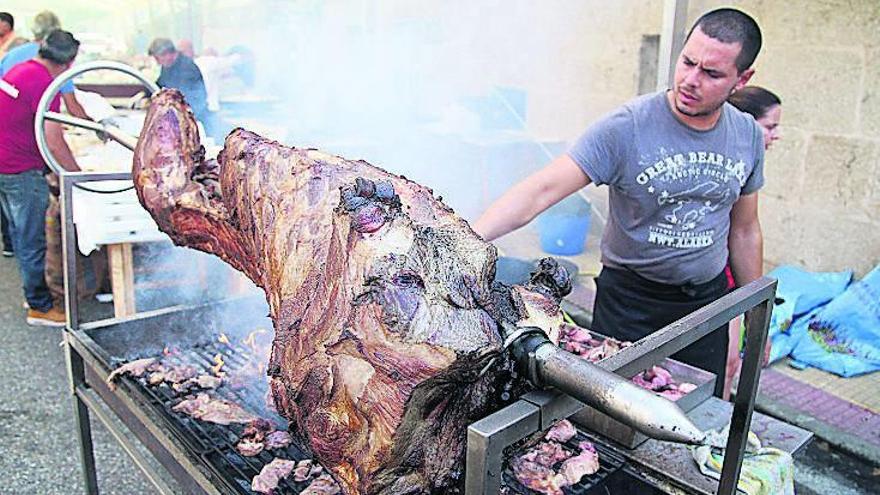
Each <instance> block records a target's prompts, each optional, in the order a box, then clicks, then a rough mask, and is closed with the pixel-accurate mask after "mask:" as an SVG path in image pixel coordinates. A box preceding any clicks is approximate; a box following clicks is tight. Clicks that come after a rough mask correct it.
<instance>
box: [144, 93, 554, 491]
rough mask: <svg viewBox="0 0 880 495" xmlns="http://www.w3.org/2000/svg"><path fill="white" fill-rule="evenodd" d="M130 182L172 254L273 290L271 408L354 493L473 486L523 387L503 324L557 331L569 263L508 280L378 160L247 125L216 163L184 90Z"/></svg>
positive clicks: (164, 104) (444, 210)
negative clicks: (475, 431)
mask: <svg viewBox="0 0 880 495" xmlns="http://www.w3.org/2000/svg"><path fill="white" fill-rule="evenodd" d="M133 177H134V182H135V186H136V189H137V193H138V197H139V198H140V201H141V203H142V204H143V206H144V207H145V208H146V209H147V210H148V211H149V212H150V213H151V214H152V216H153V218H154V219H155V220H156V222H157V224H158V225H159V227H160V229H161V230H162V231H164V232H166V233H167V234H168V235H169V236H170V237H171V238H172V239H173V240H174V242H175V243H177V244H179V245H183V246H188V247H191V248H195V249H200V250H202V251H206V252H209V253H213V254H216V255H217V256H219V257H220V258H222V259H224V260H225V261H227V262H228V263H229V264H231V265H232V266H233V267H235V268H236V269H238V270H240V271H242V272H244V273H245V274H246V275H247V276H248V277H249V278H250V279H251V280H253V281H254V282H255V283H256V284H257V285H258V286H260V287H261V288H263V290H264V291H265V293H266V299H267V301H268V303H269V311H270V316H271V317H272V320H273V324H274V329H275V335H274V342H273V346H272V354H271V358H270V362H269V366H268V369H267V371H268V374H269V376H270V382H271V388H272V390H273V395H274V397H273V399H274V401H273V402H274V404H275V406H276V408H277V410H278V412H279V413H280V414H282V415H283V416H285V417H286V418H287V419H288V420H290V423H291V433H293V434H294V435H295V436H296V437H298V438H299V440H300V441H301V443H302V444H304V446H306V447H307V448H308V449H309V450H311V453H312V454H313V456H314V458H315V459H316V460H318V461H320V462H321V463H322V464H323V465H324V466H325V467H326V468H328V469H329V470H330V471H332V474H333V476H335V477H336V479H337V480H338V481H339V482H340V483H341V485H342V489H343V491H344V492H345V493H349V494H367V493H370V494H372V493H384V494H398V493H401V494H402V493H406V494H410V493H428V492H432V493H448V492H454V491H456V490H459V489H461V487H462V485H463V482H464V473H463V469H464V454H465V445H466V440H467V426H468V425H469V424H470V423H472V422H473V421H475V420H477V419H479V418H482V417H484V416H486V415H488V414H489V413H492V412H494V411H495V410H497V409H499V408H501V407H503V406H504V405H505V404H506V402H505V401H507V400H509V399H513V398H516V397H517V396H518V395H519V394H521V393H522V392H523V391H524V390H526V388H527V385H526V384H525V383H524V381H523V380H522V378H517V377H515V376H514V375H513V374H512V373H511V372H512V370H513V363H512V360H511V357H510V356H509V353H508V352H507V350H506V349H505V348H504V346H503V337H502V335H501V334H500V332H499V330H498V328H499V323H500V321H501V320H502V319H503V320H505V321H507V322H509V323H511V324H523V323H522V322H524V321H530V322H542V325H543V324H544V323H546V324H549V325H551V327H552V328H555V329H556V330H558V328H561V318H562V315H561V312H560V311H559V308H558V305H559V299H560V298H561V297H563V296H564V295H566V294H567V291H569V290H570V281H569V280H568V275H567V273H566V272H565V270H564V269H562V268H561V267H560V266H559V265H558V264H557V263H556V262H555V261H553V260H550V259H547V260H543V261H542V262H541V264H540V265H539V266H538V269H537V271H536V273H535V274H534V276H533V277H532V280H531V281H530V283H529V284H527V285H526V286H516V287H514V289H513V290H511V288H509V287H506V286H503V285H501V284H499V283H496V282H495V261H496V250H495V248H494V246H492V245H491V244H489V243H487V242H485V241H483V240H482V239H481V238H480V237H479V236H477V235H476V234H475V233H474V232H473V231H472V230H471V228H470V227H469V226H468V224H467V223H466V222H465V221H464V220H463V219H461V218H460V217H458V216H457V215H456V214H455V213H454V212H453V211H452V210H451V209H450V208H448V207H447V206H445V205H444V204H443V203H442V202H440V200H438V199H436V198H435V197H434V195H433V192H432V191H431V190H430V189H428V188H427V187H423V186H421V185H419V184H416V183H414V182H412V181H410V180H407V179H406V178H404V177H402V176H397V175H393V174H390V173H388V172H385V171H383V170H381V169H379V168H377V167H374V166H372V165H370V164H369V163H366V162H364V161H351V160H346V159H344V158H341V157H338V156H334V155H331V154H328V153H324V152H321V151H318V150H314V149H305V148H290V147H286V146H282V145H280V144H278V143H276V142H273V141H270V140H268V139H264V138H261V137H260V136H258V135H256V134H254V133H251V132H248V131H245V130H242V129H236V130H234V131H233V132H232V133H231V134H230V135H229V136H228V137H227V138H226V142H225V147H224V149H223V150H222V152H221V153H220V154H219V156H218V157H217V159H216V160H206V159H205V152H204V149H203V148H202V147H201V145H200V143H199V138H198V131H197V128H196V123H195V120H194V119H193V117H192V114H191V112H190V111H189V109H188V107H187V106H186V104H185V102H184V101H183V97H182V96H181V94H180V93H179V92H177V91H174V90H162V91H160V92H159V93H158V94H156V95H155V96H154V97H153V98H152V101H151V103H150V108H149V112H148V114H147V117H146V120H145V123H144V127H143V130H142V132H141V137H140V139H139V141H138V146H137V149H136V150H135V154H134V169H133ZM553 333H555V331H554V332H553ZM552 337H555V335H554V336H552Z"/></svg>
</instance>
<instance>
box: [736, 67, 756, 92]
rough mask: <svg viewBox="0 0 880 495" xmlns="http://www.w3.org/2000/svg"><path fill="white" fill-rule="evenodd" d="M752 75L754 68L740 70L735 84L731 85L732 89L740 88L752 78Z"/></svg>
mask: <svg viewBox="0 0 880 495" xmlns="http://www.w3.org/2000/svg"><path fill="white" fill-rule="evenodd" d="M753 75H755V69H746V70H744V71H742V73H741V74H740V75H739V76H737V79H736V85H735V86H734V87H733V90H734V91H739V90H741V89H742V88H743V87H744V86H745V85H746V84H748V83H749V80H750V79H751V78H752V76H753Z"/></svg>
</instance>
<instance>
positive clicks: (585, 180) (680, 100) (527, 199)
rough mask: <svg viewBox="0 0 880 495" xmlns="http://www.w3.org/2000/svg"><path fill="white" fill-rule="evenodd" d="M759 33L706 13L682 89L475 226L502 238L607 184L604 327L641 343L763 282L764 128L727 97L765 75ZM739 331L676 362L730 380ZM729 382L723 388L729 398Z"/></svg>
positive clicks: (665, 94)
mask: <svg viewBox="0 0 880 495" xmlns="http://www.w3.org/2000/svg"><path fill="white" fill-rule="evenodd" d="M760 49H761V31H760V28H759V27H758V25H757V23H756V22H755V20H754V19H752V18H751V17H750V16H749V15H747V14H745V13H744V12H741V11H739V10H736V9H730V8H722V9H716V10H713V11H711V12H708V13H706V14H705V15H703V16H701V17H700V18H699V19H698V20H697V22H696V23H695V24H694V26H693V27H692V28H691V31H690V32H689V33H688V36H687V38H686V40H685V44H684V47H683V48H682V51H681V53H680V54H679V57H678V60H677V63H676V66H675V74H674V81H673V86H672V88H671V89H669V90H666V91H659V92H657V93H653V94H649V95H643V96H641V97H639V98H637V99H635V100H633V101H630V102H629V103H627V104H625V105H623V106H622V107H620V108H618V109H617V110H615V111H613V112H612V113H611V114H609V115H607V116H606V117H604V118H603V119H601V120H600V121H598V122H596V123H595V124H593V125H592V126H591V127H590V128H589V129H587V131H586V132H585V133H584V134H583V135H582V136H581V137H580V138H579V139H578V140H577V142H576V143H575V144H574V146H573V147H572V148H571V149H570V150H569V151H568V152H567V153H564V154H562V155H561V156H559V157H558V158H556V159H555V160H553V161H552V162H551V163H550V164H548V165H547V166H545V167H544V168H543V169H542V170H539V171H538V172H536V173H534V174H532V175H531V176H530V177H528V178H526V179H525V180H523V181H521V182H520V183H518V184H516V185H515V186H513V187H512V188H511V189H510V190H509V191H507V192H506V193H504V195H503V196H502V197H501V198H499V199H498V200H497V201H495V202H494V203H493V204H492V205H491V206H490V207H489V209H488V210H486V212H485V213H483V215H482V216H481V217H480V218H479V219H478V220H477V221H476V222H475V223H474V224H473V227H474V231H476V233H477V234H479V235H481V236H482V237H483V238H484V239H486V240H489V241H491V240H493V239H495V238H497V237H499V236H502V235H504V234H506V233H508V232H510V231H512V230H514V229H517V228H519V227H521V226H523V225H525V224H526V223H528V222H529V221H531V220H532V219H534V218H535V217H536V216H537V215H538V214H540V213H541V212H543V211H545V210H546V209H548V208H549V207H551V206H553V205H554V204H556V203H558V202H559V201H561V200H562V199H564V198H565V197H567V196H568V195H570V194H573V193H575V192H577V191H578V190H579V189H581V188H583V187H585V186H587V185H588V184H590V183H596V184H598V185H604V184H607V185H608V186H609V215H608V223H607V225H606V226H605V232H604V233H603V237H602V247H601V250H602V265H603V266H602V271H601V273H600V274H599V276H598V277H597V278H596V298H595V303H594V307H593V326H592V327H593V328H592V329H593V330H595V331H597V332H599V333H603V334H605V335H609V336H611V337H615V338H618V339H622V340H630V341H635V340H639V339H641V338H643V337H645V336H647V335H650V334H652V333H654V332H656V331H657V330H659V329H661V328H663V327H664V326H666V325H668V324H670V323H672V322H674V321H676V320H678V319H679V318H681V317H683V316H685V315H687V314H690V313H692V312H694V311H695V310H697V309H699V308H701V307H703V306H705V305H707V304H709V303H711V302H712V301H715V300H716V299H718V298H720V297H722V296H723V295H724V294H726V293H727V292H728V288H727V278H726V277H725V275H724V268H725V266H726V264H727V262H728V259H729V260H730V263H731V265H732V267H733V273H734V276H735V278H736V282H737V284H739V285H743V284H747V283H749V282H751V281H753V280H755V279H757V278H759V277H760V276H761V270H762V262H763V235H762V232H761V225H760V222H759V221H758V191H759V189H760V188H761V187H762V186H763V184H764V175H763V165H764V146H763V142H762V137H761V130H760V128H759V127H758V125H757V124H756V123H755V121H754V119H752V118H750V117H748V116H746V115H743V114H742V113H741V112H739V111H737V110H736V109H735V108H733V107H732V106H731V105H730V104H728V103H727V98H728V97H730V95H731V94H733V93H735V92H737V91H738V90H740V89H742V88H743V87H744V86H745V85H746V84H747V83H748V81H749V79H750V78H751V77H752V75H753V74H754V69H752V68H751V66H752V64H753V63H754V60H755V58H756V57H757V55H758V52H759V51H760ZM726 330H727V325H725V327H724V330H721V329H718V330H716V331H713V332H712V333H711V334H709V335H706V336H705V337H703V338H702V339H700V340H698V341H697V342H695V343H694V344H692V345H690V346H689V347H687V348H686V349H684V350H682V351H680V352H678V353H676V354H675V355H674V357H675V359H679V360H682V361H684V362H686V363H689V364H691V365H693V366H697V367H699V368H702V369H704V370H708V371H710V372H712V373H715V374H716V375H717V376H722V375H723V374H724V373H725V368H726V361H727V349H728V332H727V331H726ZM723 387H724V383H723V380H717V381H716V388H715V394H716V395H717V396H719V397H720V396H721V395H722V392H723Z"/></svg>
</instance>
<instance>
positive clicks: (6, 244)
mask: <svg viewBox="0 0 880 495" xmlns="http://www.w3.org/2000/svg"><path fill="white" fill-rule="evenodd" d="M13 41H15V18H14V17H12V14H10V13H9V12H0V58H2V57H3V56H4V55H6V52H7V51H9V49H10V45H12V42H13ZM0 232H2V234H3V235H2V237H3V256H5V257H7V258H9V257H12V256H15V249H14V248H13V247H12V238H11V237H9V220H7V219H6V215H4V214H3V212H2V211H0Z"/></svg>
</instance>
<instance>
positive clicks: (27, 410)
mask: <svg viewBox="0 0 880 495" xmlns="http://www.w3.org/2000/svg"><path fill="white" fill-rule="evenodd" d="M22 299H23V297H22V292H21V288H20V282H19V277H18V268H17V265H16V263H15V260H14V259H9V258H2V259H0V376H2V377H3V379H2V380H0V473H3V484H2V485H0V493H4V494H6V493H9V494H22V493H42V494H71V493H81V490H82V488H81V487H82V482H81V479H82V478H81V474H80V465H79V451H78V449H79V444H78V441H77V438H76V434H75V432H74V419H73V405H72V400H71V399H70V394H69V393H68V389H67V371H66V369H65V364H64V355H63V353H62V348H61V347H60V346H59V344H60V342H61V330H60V329H47V328H32V327H29V326H27V325H26V324H25V322H24V316H25V310H23V309H22V307H21V303H22ZM93 432H94V438H95V456H96V462H97V464H98V474H99V485H100V488H101V492H102V493H107V494H125V495H130V494H133V493H150V485H148V484H147V483H146V482H145V481H144V480H143V479H142V478H141V477H140V475H139V473H138V471H137V468H136V467H135V466H134V464H133V463H132V462H131V461H130V460H129V458H128V456H127V455H126V454H125V453H124V452H123V451H122V450H121V448H119V447H118V446H117V444H116V442H115V441H114V440H113V439H112V438H111V437H110V434H109V433H108V432H107V431H106V430H105V429H104V428H102V427H101V426H100V425H99V424H95V423H94V422H93Z"/></svg>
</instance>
